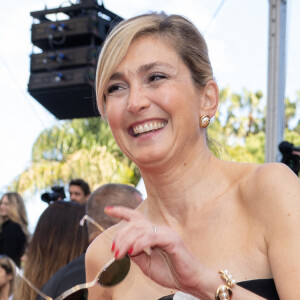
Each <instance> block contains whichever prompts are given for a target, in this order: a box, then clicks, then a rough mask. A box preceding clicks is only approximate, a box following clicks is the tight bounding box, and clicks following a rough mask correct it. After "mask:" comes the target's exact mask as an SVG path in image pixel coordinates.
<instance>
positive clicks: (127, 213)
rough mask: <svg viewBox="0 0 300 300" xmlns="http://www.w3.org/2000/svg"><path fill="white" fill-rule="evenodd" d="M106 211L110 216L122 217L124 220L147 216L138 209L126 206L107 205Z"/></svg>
mask: <svg viewBox="0 0 300 300" xmlns="http://www.w3.org/2000/svg"><path fill="white" fill-rule="evenodd" d="M104 212H105V214H106V215H108V216H110V217H114V218H120V219H122V220H124V221H130V220H131V219H132V218H139V219H141V218H145V217H144V216H143V215H142V214H141V213H140V212H138V211H137V210H136V209H131V208H127V207H124V206H106V207H105V209H104Z"/></svg>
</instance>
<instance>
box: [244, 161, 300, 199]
mask: <svg viewBox="0 0 300 300" xmlns="http://www.w3.org/2000/svg"><path fill="white" fill-rule="evenodd" d="M249 166H251V167H249V168H248V169H249V171H248V172H247V175H246V176H245V178H244V180H243V181H242V182H241V189H242V191H243V194H244V196H246V197H245V199H247V200H248V201H251V204H252V205H255V203H256V204H257V205H260V204H261V205H271V204H275V203H277V204H279V203H278V202H282V203H284V204H285V205H286V204H287V201H291V202H293V201H292V199H297V198H299V196H300V180H299V178H298V177H297V176H296V175H295V174H294V173H293V172H292V171H291V170H290V169H289V168H288V167H287V166H286V165H284V164H282V163H268V164H262V165H249ZM288 199H289V200H288ZM297 202H299V201H298V200H297Z"/></svg>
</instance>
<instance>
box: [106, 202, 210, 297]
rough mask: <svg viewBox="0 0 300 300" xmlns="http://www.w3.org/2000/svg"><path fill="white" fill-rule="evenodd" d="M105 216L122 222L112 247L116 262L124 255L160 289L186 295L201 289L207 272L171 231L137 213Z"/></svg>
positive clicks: (111, 211)
mask: <svg viewBox="0 0 300 300" xmlns="http://www.w3.org/2000/svg"><path fill="white" fill-rule="evenodd" d="M105 213H106V214H107V215H109V216H111V217H115V218H121V219H122V220H123V221H125V225H124V226H123V227H122V228H121V229H120V230H119V231H118V232H117V233H116V235H115V237H114V240H113V244H112V251H113V252H114V253H115V257H116V258H117V259H121V258H123V257H124V256H125V255H126V254H127V253H128V254H129V255H130V257H131V259H132V260H133V261H134V262H135V263H136V264H137V265H138V266H139V267H140V269H141V270H142V271H143V272H144V274H145V275H146V276H148V277H150V278H151V279H152V280H153V281H155V282H156V283H158V284H160V285H162V286H164V287H168V288H173V289H177V290H181V291H184V292H190V293H191V291H193V290H198V291H199V288H200V289H201V281H200V280H201V279H200V278H201V274H202V275H203V273H204V272H203V271H206V272H207V270H204V267H203V266H202V265H201V264H200V263H199V261H198V260H197V258H196V257H195V256H194V255H193V253H192V252H191V251H190V250H189V249H188V247H187V246H186V245H185V244H184V242H183V240H182V239H181V238H180V236H179V235H178V234H177V233H176V232H175V231H174V230H172V229H171V228H169V227H167V226H156V225H155V224H153V223H151V222H150V221H148V220H147V219H146V218H145V217H144V216H143V215H142V214H141V213H140V212H138V211H136V210H132V209H128V208H125V207H121V206H115V207H107V208H106V209H105ZM147 249H151V251H150V255H148V254H149V253H148V254H147V252H148V251H147Z"/></svg>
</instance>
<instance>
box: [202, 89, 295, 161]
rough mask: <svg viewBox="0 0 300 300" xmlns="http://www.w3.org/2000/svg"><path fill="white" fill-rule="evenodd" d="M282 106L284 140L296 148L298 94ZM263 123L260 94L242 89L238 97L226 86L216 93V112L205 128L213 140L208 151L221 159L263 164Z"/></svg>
mask: <svg viewBox="0 0 300 300" xmlns="http://www.w3.org/2000/svg"><path fill="white" fill-rule="evenodd" d="M285 105H286V110H285V119H286V130H285V140H287V141H289V142H291V143H293V144H295V145H300V121H298V123H297V124H296V125H294V126H293V124H295V118H296V116H297V111H299V109H300V92H298V93H297V98H296V100H295V101H290V100H289V99H286V101H285ZM265 124H266V103H265V102H264V101H263V94H262V92H261V91H257V92H256V93H252V92H249V91H247V90H244V91H243V93H242V95H238V94H235V93H233V92H232V91H231V90H230V88H229V87H227V88H225V89H223V90H221V91H220V107H219V111H218V112H217V114H216V116H215V118H214V120H213V122H212V123H211V124H210V126H209V127H208V136H209V137H210V141H211V140H212V141H214V143H213V142H210V144H212V145H214V146H212V147H210V148H211V149H212V151H213V152H214V153H215V154H216V155H217V156H218V157H220V158H222V159H225V160H231V161H239V162H251V163H263V162H264V160H265V154H264V152H265ZM216 145H217V146H216ZM218 145H219V146H218Z"/></svg>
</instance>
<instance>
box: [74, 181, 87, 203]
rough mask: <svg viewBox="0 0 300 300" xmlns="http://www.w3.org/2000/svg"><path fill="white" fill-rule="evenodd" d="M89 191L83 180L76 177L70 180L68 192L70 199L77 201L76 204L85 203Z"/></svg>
mask: <svg viewBox="0 0 300 300" xmlns="http://www.w3.org/2000/svg"><path fill="white" fill-rule="evenodd" d="M90 193H91V191H90V187H89V185H88V183H87V182H85V181H84V180H82V179H80V178H77V179H72V180H71V181H70V183H69V194H70V200H71V201H74V202H77V203H78V204H85V203H86V201H87V199H88V197H89V195H90Z"/></svg>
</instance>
